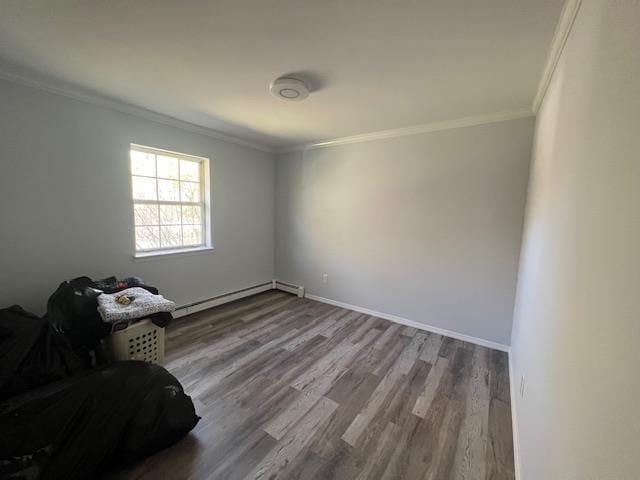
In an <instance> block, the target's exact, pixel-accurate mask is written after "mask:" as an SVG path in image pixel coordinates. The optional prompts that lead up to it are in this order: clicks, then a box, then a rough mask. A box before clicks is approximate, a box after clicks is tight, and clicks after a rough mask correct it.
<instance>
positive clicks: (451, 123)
mask: <svg viewBox="0 0 640 480" xmlns="http://www.w3.org/2000/svg"><path fill="white" fill-rule="evenodd" d="M532 116H534V113H533V112H532V111H531V110H529V109H520V110H508V111H502V112H495V113H489V114H485V115H475V116H471V117H464V118H458V119H456V120H446V121H442V122H433V123H425V124H423V125H413V126H411V127H403V128H394V129H391V130H381V131H378V132H370V133H363V134H360V135H352V136H350V137H342V138H334V139H332V140H324V141H322V142H316V143H308V144H304V145H296V146H294V147H285V148H281V149H279V150H278V151H277V153H289V152H295V151H300V150H309V149H315V148H324V147H335V146H338V145H348V144H351V143H361V142H370V141H372V140H382V139H385V138H394V137H404V136H407V135H417V134H420V133H429V132H437V131H440V130H451V129H454V128H463V127H473V126H477V125H485V124H490V123H497V122H505V121H507V120H516V119H519V118H528V117H532Z"/></svg>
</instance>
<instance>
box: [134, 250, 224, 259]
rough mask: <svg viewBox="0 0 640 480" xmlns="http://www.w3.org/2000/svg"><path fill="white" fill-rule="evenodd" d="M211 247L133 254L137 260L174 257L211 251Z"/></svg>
mask: <svg viewBox="0 0 640 480" xmlns="http://www.w3.org/2000/svg"><path fill="white" fill-rule="evenodd" d="M212 251H213V247H197V248H181V249H179V250H156V251H154V252H140V253H136V254H135V255H134V256H133V259H134V260H135V261H136V262H138V261H144V260H151V259H154V258H164V257H175V256H181V255H194V254H197V253H204V252H212Z"/></svg>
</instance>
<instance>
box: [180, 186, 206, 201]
mask: <svg viewBox="0 0 640 480" xmlns="http://www.w3.org/2000/svg"><path fill="white" fill-rule="evenodd" d="M180 197H181V198H180V200H182V201H183V202H200V201H201V198H200V184H199V183H194V182H180Z"/></svg>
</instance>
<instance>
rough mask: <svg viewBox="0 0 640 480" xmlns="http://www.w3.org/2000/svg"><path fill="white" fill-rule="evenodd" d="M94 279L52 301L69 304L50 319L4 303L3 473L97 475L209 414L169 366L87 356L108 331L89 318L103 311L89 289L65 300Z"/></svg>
mask: <svg viewBox="0 0 640 480" xmlns="http://www.w3.org/2000/svg"><path fill="white" fill-rule="evenodd" d="M84 278H86V277H84ZM89 280H90V279H89ZM65 283H66V282H65ZM64 285H65V284H63V285H61V288H62V287H63V286H64ZM85 287H86V286H83V287H80V286H79V285H78V283H76V284H75V285H72V286H71V289H67V287H64V288H62V290H61V288H59V289H58V291H56V294H54V295H53V296H52V298H51V300H50V301H49V304H50V305H51V304H52V302H53V303H55V304H57V306H58V307H63V308H61V309H58V310H57V311H55V312H52V311H51V310H50V311H49V312H48V318H49V320H50V321H47V320H46V319H42V318H39V317H37V316H35V315H32V314H30V313H28V312H25V311H24V310H22V309H21V308H20V307H17V306H14V307H11V308H7V309H2V310H0V479H4V478H12V479H14V478H15V479H18V478H19V479H86V478H96V477H97V476H98V475H99V474H101V473H102V472H105V471H108V470H110V469H113V468H116V467H119V466H122V465H124V464H126V463H129V462H132V461H135V460H138V459H140V458H143V457H145V456H147V455H150V454H151V453H153V452H156V451H158V450H160V449H162V448H165V447H167V446H169V445H171V444H173V443H175V442H176V441H177V440H178V439H180V438H181V437H183V436H184V435H186V434H187V433H188V432H189V431H190V430H191V429H192V428H193V427H194V426H195V425H196V423H197V422H198V420H199V417H198V416H197V415H196V413H195V410H194V407H193V402H192V401H191V398H190V397H189V396H187V395H186V394H185V393H184V391H183V389H182V386H181V385H180V383H179V382H178V380H176V378H175V377H173V376H172V375H171V374H170V373H169V372H167V371H166V370H165V369H164V368H162V367H160V366H157V365H152V364H147V363H145V362H132V361H130V362H115V363H113V362H112V363H106V364H103V365H100V366H92V365H89V364H88V363H87V359H86V358H84V359H83V358H81V356H82V355H79V354H78V352H80V353H82V352H85V353H86V352H87V351H89V350H90V347H91V346H92V345H91V344H92V343H95V342H97V341H98V340H99V339H100V338H102V336H104V335H106V334H108V332H106V333H104V334H103V333H102V330H101V328H102V327H101V325H100V324H98V323H97V322H95V323H94V324H93V325H92V326H90V325H91V323H90V322H91V321H90V320H87V322H88V323H90V325H82V319H85V320H86V319H95V317H93V315H94V314H95V311H90V307H89V306H87V298H88V297H89V295H75V294H74V295H73V296H74V297H78V298H79V300H78V301H77V303H76V304H75V306H74V305H73V300H75V299H73V298H69V299H68V300H69V302H71V304H69V303H65V302H63V301H62V300H61V298H62V297H63V296H64V295H66V293H64V290H68V291H70V292H73V291H76V290H77V289H79V288H82V289H83V290H84V288H85ZM89 288H94V287H89ZM123 288H127V287H123ZM151 288H152V287H151ZM61 292H63V293H61ZM156 292H157V290H156ZM94 300H95V299H94ZM98 319H99V317H98ZM100 321H101V320H100ZM53 324H56V327H55V328H54V326H53ZM79 324H80V326H81V327H83V328H78V327H79ZM70 332H72V333H73V334H70ZM72 338H73V342H72V340H71V339H72Z"/></svg>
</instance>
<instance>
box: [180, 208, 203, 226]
mask: <svg viewBox="0 0 640 480" xmlns="http://www.w3.org/2000/svg"><path fill="white" fill-rule="evenodd" d="M182 223H184V224H192V225H194V224H195V225H200V224H201V223H202V213H201V211H200V207H199V206H196V205H183V206H182Z"/></svg>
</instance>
